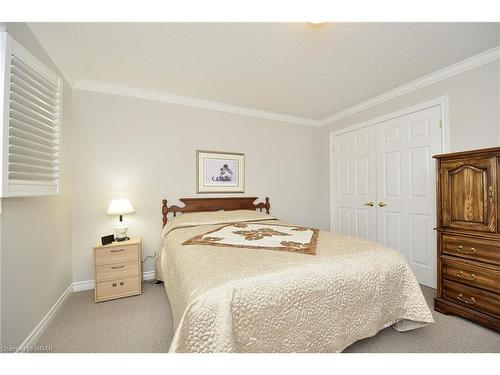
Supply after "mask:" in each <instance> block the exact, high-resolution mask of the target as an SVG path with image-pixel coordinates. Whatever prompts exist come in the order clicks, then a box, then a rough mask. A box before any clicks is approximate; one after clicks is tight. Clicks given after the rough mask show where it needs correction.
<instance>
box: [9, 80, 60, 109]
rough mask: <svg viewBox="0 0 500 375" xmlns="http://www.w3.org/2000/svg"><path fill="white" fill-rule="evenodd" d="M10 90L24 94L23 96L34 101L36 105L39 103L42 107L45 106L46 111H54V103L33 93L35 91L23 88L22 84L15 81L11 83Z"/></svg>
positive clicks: (20, 94)
mask: <svg viewBox="0 0 500 375" xmlns="http://www.w3.org/2000/svg"><path fill="white" fill-rule="evenodd" d="M10 91H11V92H13V93H15V94H17V95H19V96H22V97H23V98H25V99H27V100H30V101H32V102H33V103H35V104H36V105H38V106H39V107H41V108H44V109H45V110H46V111H49V112H51V111H53V110H54V103H53V102H52V103H49V102H47V101H44V100H43V99H42V98H41V97H40V96H36V95H33V93H31V92H29V91H28V90H25V89H23V88H22V87H21V86H19V85H17V84H15V83H14V82H11V85H10Z"/></svg>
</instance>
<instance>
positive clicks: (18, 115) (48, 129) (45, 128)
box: [10, 109, 57, 134]
mask: <svg viewBox="0 0 500 375" xmlns="http://www.w3.org/2000/svg"><path fill="white" fill-rule="evenodd" d="M10 118H11V119H15V120H18V121H20V122H24V123H26V124H29V125H31V126H34V127H35V128H38V129H41V130H43V131H46V132H48V133H51V134H57V129H55V128H54V127H52V126H49V125H46V124H44V123H43V122H40V121H37V120H35V119H33V118H31V117H29V116H27V115H25V114H24V113H22V112H19V111H16V110H14V109H11V110H10Z"/></svg>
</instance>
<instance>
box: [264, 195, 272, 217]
mask: <svg viewBox="0 0 500 375" xmlns="http://www.w3.org/2000/svg"><path fill="white" fill-rule="evenodd" d="M265 207H266V214H268V215H269V209H270V208H271V205H270V204H269V197H266V205H265Z"/></svg>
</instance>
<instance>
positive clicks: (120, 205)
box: [106, 199, 134, 215]
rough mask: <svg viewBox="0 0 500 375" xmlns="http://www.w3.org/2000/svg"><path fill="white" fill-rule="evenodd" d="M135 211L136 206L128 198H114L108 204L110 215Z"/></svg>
mask: <svg viewBox="0 0 500 375" xmlns="http://www.w3.org/2000/svg"><path fill="white" fill-rule="evenodd" d="M132 212H134V207H132V204H131V203H130V201H129V200H128V199H113V200H112V201H111V203H110V204H109V206H108V210H107V211H106V213H107V214H108V215H123V214H130V213H132Z"/></svg>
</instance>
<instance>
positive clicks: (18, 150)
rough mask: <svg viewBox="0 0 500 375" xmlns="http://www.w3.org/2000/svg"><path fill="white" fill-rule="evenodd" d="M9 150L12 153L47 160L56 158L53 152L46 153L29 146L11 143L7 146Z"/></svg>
mask: <svg viewBox="0 0 500 375" xmlns="http://www.w3.org/2000/svg"><path fill="white" fill-rule="evenodd" d="M9 152H10V153H11V154H13V155H19V156H29V157H34V158H38V159H42V160H47V161H52V160H57V155H55V154H47V153H45V152H40V151H36V150H33V149H31V148H27V147H23V146H18V145H14V144H11V145H10V146H9Z"/></svg>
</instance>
